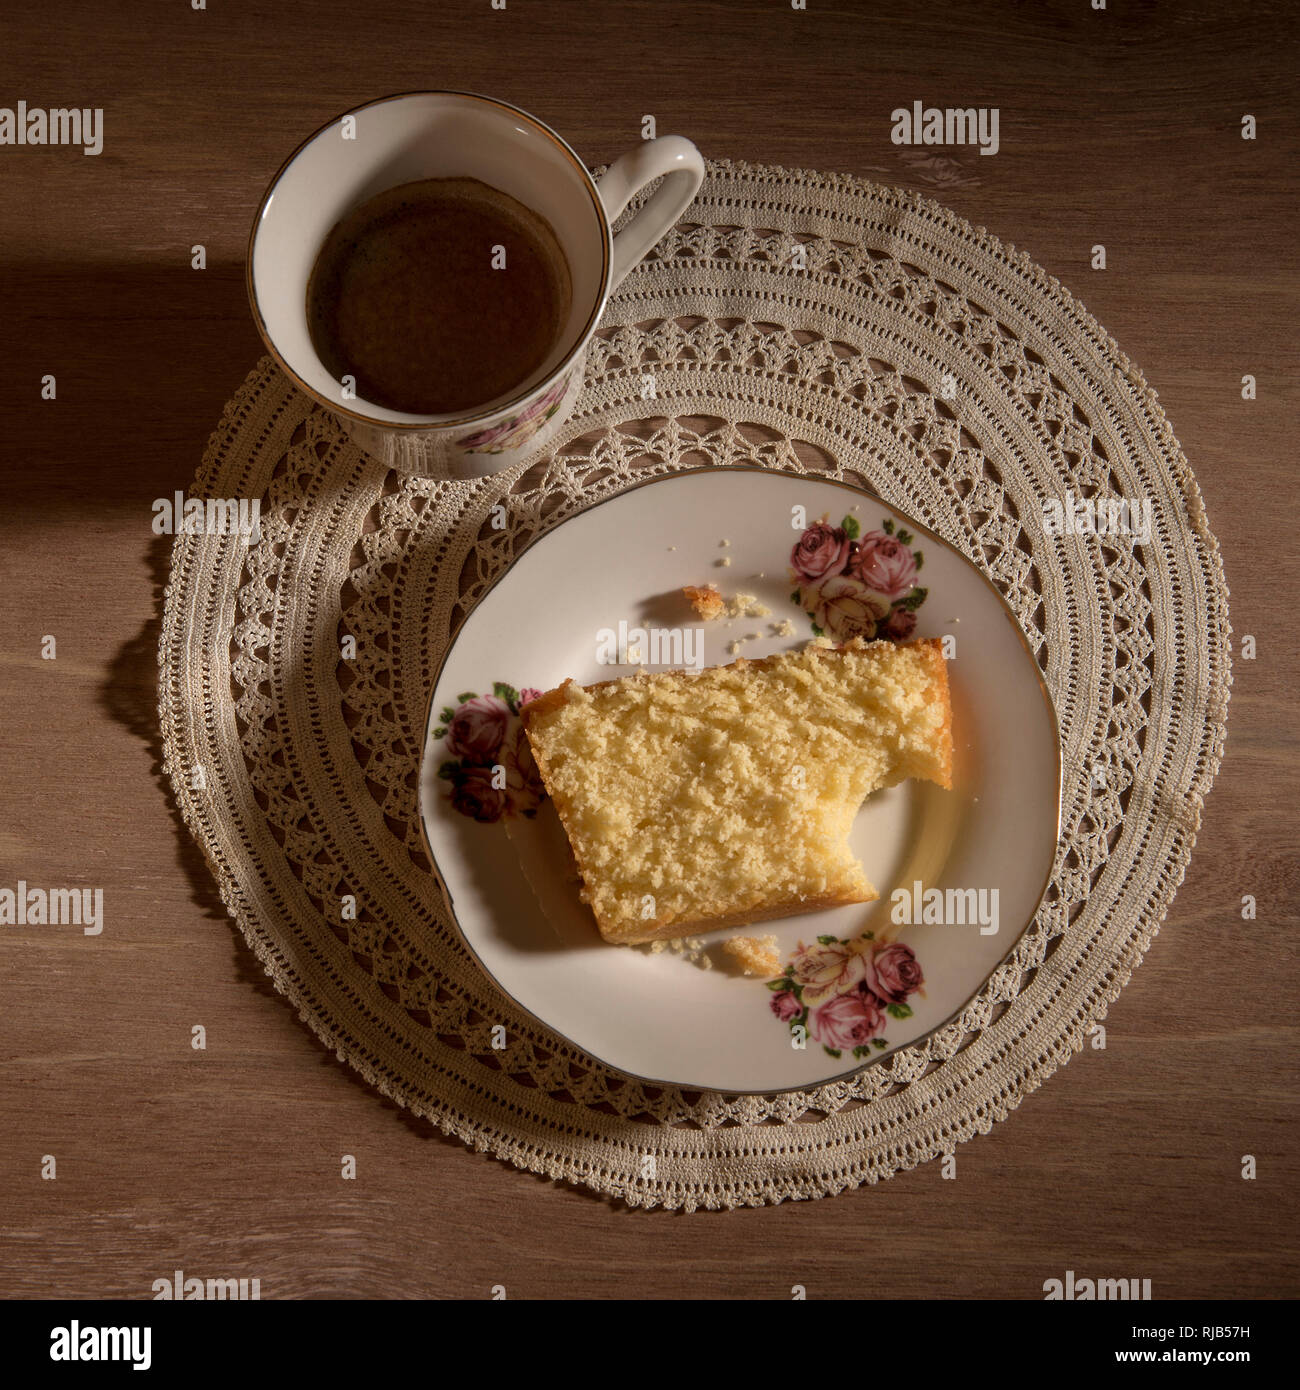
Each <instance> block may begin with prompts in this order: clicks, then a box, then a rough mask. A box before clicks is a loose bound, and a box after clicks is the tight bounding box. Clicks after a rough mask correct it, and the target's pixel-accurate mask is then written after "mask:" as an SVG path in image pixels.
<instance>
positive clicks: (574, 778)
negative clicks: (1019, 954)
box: [522, 639, 952, 945]
mask: <svg viewBox="0 0 1300 1390" xmlns="http://www.w3.org/2000/svg"><path fill="white" fill-rule="evenodd" d="M522 719H523V723H524V728H525V729H526V731H527V733H528V741H529V743H530V744H531V746H532V749H533V754H534V756H535V757H536V759H537V766H538V769H539V770H540V772H541V775H542V780H543V781H544V782H545V783H546V789H547V791H548V792H549V793H550V795H551V798H552V800H553V801H554V802H555V809H556V810H557V811H558V812H559V816H560V820H561V821H562V822H563V825H564V829H565V831H566V832H567V834H568V837H569V843H570V845H571V846H572V847H573V854H574V858H575V859H576V860H577V864H578V870H579V872H580V873H581V875H582V880H583V884H584V888H583V899H584V901H585V902H587V903H588V904H589V905H590V907H591V910H592V912H593V914H594V915H595V918H596V924H597V926H599V928H600V931H601V934H602V935H603V936H604V937H605V939H606V940H607V941H613V942H616V943H619V944H622V945H630V944H632V943H635V942H639V941H651V940H654V939H655V938H656V937H678V936H691V935H695V934H697V933H699V932H702V931H712V930H714V929H715V928H718V927H729V926H740V925H744V924H747V923H750V922H759V921H763V920H765V919H767V918H772V917H787V916H790V915H792V914H794V913H800V912H812V911H816V910H819V909H822V908H829V907H839V906H842V905H843V904H846V903H858V902H870V901H871V900H872V899H873V898H875V897H876V896H877V894H876V890H875V889H874V888H873V887H872V886H871V884H870V883H869V882H868V881H867V878H866V875H865V874H864V873H863V872H862V866H861V865H860V864H859V863H858V862H857V860H856V859H855V858H854V857H853V854H852V853H851V851H850V850H849V847H848V833H849V828H850V826H851V825H852V823H853V818H854V816H855V815H856V814H857V811H858V808H859V807H860V806H861V805H862V802H863V799H864V798H865V797H867V796H869V795H870V794H871V793H872V792H874V791H878V790H879V789H880V788H882V787H890V786H893V785H894V784H896V783H898V782H901V781H902V780H903V779H904V778H906V777H919V778H925V779H928V780H929V781H932V782H937V783H939V785H940V786H942V787H948V786H951V779H952V713H951V706H950V704H949V700H948V672H947V666H946V664H945V662H944V658H943V652H942V649H941V646H940V643H939V642H938V640H937V639H934V640H929V641H924V642H909V643H906V644H904V645H901V646H900V645H895V644H894V643H892V642H871V643H865V642H862V641H861V640H857V641H854V642H850V643H848V644H846V645H845V646H843V647H822V646H816V645H810V646H808V647H805V648H804V649H803V650H802V651H795V652H783V653H781V654H779V655H777V656H770V657H764V658H763V659H761V660H758V661H746V660H744V659H743V658H742V659H741V660H739V661H736V662H733V663H732V664H731V665H730V666H714V667H710V668H708V669H706V670H703V671H698V672H688V671H669V672H664V673H663V674H660V675H648V674H646V673H645V672H638V673H637V674H636V675H634V676H627V677H625V678H624V679H622V680H616V681H605V682H602V683H601V684H599V685H592V686H580V685H577V684H575V683H574V682H573V681H565V683H564V684H563V685H561V686H559V687H558V688H557V689H555V690H550V691H547V692H546V694H544V695H542V696H540V697H539V698H537V699H535V700H533V701H531V702H530V703H529V704H527V705H526V706H525V707H524V709H523V711H522Z"/></svg>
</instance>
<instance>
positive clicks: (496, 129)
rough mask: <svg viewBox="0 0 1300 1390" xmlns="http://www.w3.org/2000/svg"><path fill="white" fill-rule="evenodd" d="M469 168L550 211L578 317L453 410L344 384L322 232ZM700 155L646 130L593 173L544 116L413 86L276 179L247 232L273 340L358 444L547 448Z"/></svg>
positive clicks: (434, 454)
mask: <svg viewBox="0 0 1300 1390" xmlns="http://www.w3.org/2000/svg"><path fill="white" fill-rule="evenodd" d="M661 176H662V177H663V183H662V184H661V186H660V187H659V188H658V189H657V190H656V191H655V193H654V194H653V195H652V196H651V197H650V199H649V200H648V201H647V202H646V204H645V206H644V207H642V208H641V210H640V211H639V212H638V213H637V214H636V216H635V217H634V218H633V219H632V220H631V221H630V222H629V223H628V225H627V226H626V227H624V228H623V229H622V230H621V231H620V232H619V234H618V235H617V236H614V235H613V233H612V231H611V223H613V221H614V220H615V219H616V218H617V217H618V215H619V214H620V213H621V212H622V211H623V209H624V208H625V207H626V206H627V204H628V202H629V201H630V200H631V198H632V197H633V195H634V194H636V193H637V191H638V190H640V189H641V188H644V187H645V185H646V184H648V183H650V182H651V181H652V180H653V179H657V178H660V177H661ZM451 177H469V178H476V179H479V180H481V181H482V182H483V183H486V184H488V185H489V186H491V187H493V188H496V189H499V190H500V191H501V192H503V193H507V194H509V195H510V196H511V197H512V198H515V199H517V200H518V201H519V202H521V203H523V204H524V206H525V207H528V208H531V209H532V210H533V211H534V212H537V213H540V214H541V215H542V216H543V217H544V218H545V219H546V220H547V221H548V222H549V223H550V224H551V227H552V228H553V229H554V231H555V235H556V238H557V239H558V241H559V243H560V246H561V248H562V250H563V251H564V255H565V258H566V259H567V260H568V263H569V273H570V277H571V280H572V298H571V303H570V309H569V316H568V319H567V321H566V323H565V324H564V327H563V329H562V331H561V332H560V334H559V335H558V338H557V340H556V342H555V345H554V346H553V348H552V349H551V352H550V353H549V354H548V356H547V357H546V359H545V360H544V361H543V362H542V364H541V365H540V367H538V368H537V370H536V371H534V372H533V373H532V374H531V375H530V376H528V377H527V378H526V379H525V380H523V381H522V382H520V383H519V385H518V386H517V387H515V388H514V389H512V390H511V391H509V392H507V393H506V394H505V395H504V396H503V397H499V398H497V399H496V400H492V401H488V402H486V403H485V404H484V405H482V406H479V407H477V408H475V409H473V410H470V411H466V412H463V413H460V414H455V415H430V416H420V415H408V414H404V413H403V412H401V411H398V410H389V409H386V408H384V407H383V406H379V405H375V404H373V403H371V402H369V401H366V400H364V399H360V398H358V397H357V396H356V395H355V391H352V392H351V393H349V388H348V387H346V386H345V385H344V384H343V383H340V382H339V381H338V380H336V379H335V378H334V377H333V376H332V375H331V374H330V373H329V372H328V371H327V370H326V368H325V366H324V364H323V363H322V362H321V360H320V358H319V357H318V355H317V353H316V350H315V349H314V347H313V346H312V342H311V335H310V333H309V331H308V327H307V281H308V279H309V277H310V275H311V272H312V267H313V266H314V265H315V263H316V256H317V253H318V251H319V250H320V248H321V245H322V243H323V242H324V240H325V238H326V236H327V235H328V234H329V232H330V231H331V229H332V228H333V227H334V226H335V224H336V223H337V222H339V221H340V219H341V218H342V217H343V216H344V215H345V214H346V213H348V212H350V211H351V210H352V209H353V208H355V207H356V206H358V205H359V204H361V203H363V202H365V201H367V200H368V199H370V198H373V197H375V196H377V195H378V194H380V193H382V192H384V191H385V190H386V189H389V188H392V187H394V186H396V185H397V184H401V183H408V182H411V181H413V180H415V179H427V178H451ZM703 178H704V161H703V160H702V159H701V158H700V153H699V151H698V150H697V149H696V148H695V146H694V145H693V144H691V142H690V141H689V140H686V139H683V138H682V137H681V136H680V135H668V136H664V137H663V138H662V139H659V140H647V141H646V142H645V143H644V144H642V145H640V146H639V147H638V148H636V149H633V150H630V151H629V152H628V153H627V154H625V155H623V156H622V157H621V158H620V159H618V160H616V161H615V162H614V164H612V165H611V166H610V168H609V169H608V170H607V172H606V173H605V174H604V176H603V177H602V178H601V180H600V182H599V184H597V183H596V181H595V180H594V179H593V178H592V177H591V175H590V174H589V173H588V172H587V169H586V166H585V165H584V164H583V163H582V161H581V160H580V159H579V158H578V156H577V155H576V154H575V153H574V152H573V150H572V149H571V148H570V147H569V146H568V144H566V143H565V141H564V140H562V139H561V138H560V137H559V136H558V135H557V134H556V133H555V132H554V131H553V130H551V129H550V127H549V126H546V125H543V124H542V122H541V121H539V120H537V118H536V117H535V116H530V115H528V114H527V113H526V112H524V111H521V110H519V109H518V107H515V106H510V105H508V104H507V103H505V102H502V101H495V100H493V99H492V98H490V97H483V96H476V95H474V94H473V93H470V92H407V93H404V94H402V95H399V96H391V97H384V98H382V99H380V100H379V101H372V102H367V103H366V104H365V105H364V106H358V107H356V108H355V109H354V110H352V111H349V112H347V113H345V114H344V115H342V116H339V117H337V118H336V119H335V120H332V121H330V122H329V124H328V125H325V126H322V127H321V129H320V130H318V131H317V132H316V133H315V134H314V135H312V136H310V137H309V138H308V139H307V140H306V141H304V142H303V144H301V145H300V146H299V147H298V148H297V149H296V150H295V151H294V152H293V154H291V155H290V156H289V158H288V160H286V162H285V163H284V165H283V167H282V168H281V169H280V172H279V173H278V174H277V175H276V176H275V178H274V179H273V180H272V182H271V186H270V187H269V188H268V189H267V191H266V194H265V196H264V197H263V198H262V201H261V204H260V205H259V207H258V209H257V215H256V217H255V218H254V220H253V230H252V233H251V235H250V238H249V246H248V294H249V299H250V301H251V303H252V306H253V315H254V317H255V319H256V320H257V327H258V331H259V332H260V333H261V335H262V338H263V340H264V341H265V343H266V346H267V347H268V348H269V349H270V351H271V353H272V355H273V356H274V357H275V358H276V360H277V361H278V362H279V364H280V366H281V367H283V368H284V370H285V371H286V372H287V373H288V375H289V376H290V378H291V379H292V380H293V381H294V382H296V383H297V385H298V386H299V387H301V388H302V390H303V391H305V392H306V393H307V394H308V395H309V396H311V397H312V398H313V399H314V400H316V401H318V402H320V404H321V405H323V406H325V407H326V408H327V409H329V410H331V411H333V412H334V414H336V415H337V416H338V417H339V419H340V420H341V421H342V422H343V424H344V426H345V427H346V428H347V430H348V431H349V432H350V434H351V435H352V437H353V439H354V440H355V441H356V442H357V444H358V445H360V446H361V447H362V448H363V449H365V450H367V451H368V452H369V453H371V454H373V455H375V456H376V457H377V458H379V459H380V460H381V461H383V462H384V463H387V464H389V465H390V466H391V467H395V468H399V469H402V470H403V471H405V472H408V473H418V474H422V475H424V476H428V477H437V478H476V477H483V476H485V475H486V474H489V473H495V472H498V471H499V470H501V469H503V468H509V467H510V466H511V465H512V464H514V463H517V462H518V461H519V460H520V459H522V458H525V457H527V456H529V455H531V454H532V453H534V452H535V451H536V450H538V449H540V448H543V447H544V446H545V445H546V444H547V443H548V442H549V440H550V439H551V437H552V436H553V435H554V434H555V432H556V431H557V430H558V429H559V427H560V425H561V424H563V422H564V420H565V419H566V418H567V416H568V415H569V414H570V412H571V411H572V409H573V404H574V401H575V400H576V398H577V396H578V393H579V391H580V390H581V388H582V376H583V364H584V362H585V360H586V355H587V346H588V344H589V343H590V341H591V336H592V334H593V333H594V332H595V330H596V325H597V323H598V322H599V319H600V316H601V313H602V312H603V311H604V307H605V301H606V299H607V297H608V295H609V293H610V291H611V290H612V289H613V288H614V287H615V286H616V285H617V284H618V283H619V281H620V280H622V278H623V277H624V276H625V275H626V274H627V273H628V271H629V270H631V269H632V267H633V266H634V265H636V263H637V262H638V261H639V260H640V259H641V258H642V257H643V256H644V255H645V254H646V252H647V251H649V250H650V248H651V247H652V246H654V244H655V243H656V242H657V241H658V240H659V239H660V238H661V237H662V236H663V234H664V233H665V232H666V231H667V230H668V228H669V227H671V226H672V225H673V223H674V222H676V221H677V219H678V218H679V217H680V216H681V214H682V212H683V211H684V210H685V208H686V206H687V205H688V204H689V203H690V201H691V200H692V199H693V198H694V197H695V194H696V191H697V190H698V189H699V186H700V183H701V181H702V179H703Z"/></svg>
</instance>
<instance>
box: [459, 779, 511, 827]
mask: <svg viewBox="0 0 1300 1390" xmlns="http://www.w3.org/2000/svg"><path fill="white" fill-rule="evenodd" d="M451 804H452V805H453V806H454V807H455V808H456V809H457V810H458V811H459V812H460V813H461V815H462V816H469V817H470V819H471V820H476V821H483V822H488V821H494V820H500V819H501V817H502V815H504V814H505V810H506V806H507V797H506V793H505V789H504V788H498V787H494V786H493V785H492V769H491V768H490V767H458V768H457V769H456V770H455V772H453V773H452V775H451Z"/></svg>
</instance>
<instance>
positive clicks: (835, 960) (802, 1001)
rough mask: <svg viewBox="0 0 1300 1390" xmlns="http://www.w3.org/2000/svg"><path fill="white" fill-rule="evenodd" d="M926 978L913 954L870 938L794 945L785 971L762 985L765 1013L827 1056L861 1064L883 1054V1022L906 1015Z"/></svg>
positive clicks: (870, 935) (898, 945) (830, 938)
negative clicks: (766, 992)
mask: <svg viewBox="0 0 1300 1390" xmlns="http://www.w3.org/2000/svg"><path fill="white" fill-rule="evenodd" d="M924 984H925V976H924V975H923V974H922V972H921V963H920V962H919V961H918V960H917V958H916V952H915V951H913V950H912V948H911V947H910V946H906V945H904V944H903V943H902V942H901V941H877V940H876V938H875V935H874V933H872V932H863V933H861V934H860V935H859V936H855V937H849V938H845V939H844V940H840V939H839V938H837V937H834V936H819V937H818V938H817V940H816V942H815V943H814V944H812V945H809V946H805V945H804V944H803V942H802V941H801V942H800V943H799V947H798V949H797V950H796V951H795V953H794V954H793V955H792V956H791V957H790V960H789V961H788V962H787V963H786V967H785V969H784V971H783V972H782V973H781V975H780V976H778V977H777V978H776V979H775V980H771V981H769V982H768V986H767V987H768V989H769V990H771V991H772V998H771V999H770V1000H769V1001H768V1006H769V1008H770V1009H771V1010H772V1013H773V1014H774V1015H775V1017H776V1018H778V1019H779V1020H780V1021H781V1022H782V1023H784V1024H785V1025H786V1027H787V1028H789V1029H790V1031H791V1032H792V1033H795V1034H796V1036H800V1035H802V1037H804V1038H805V1039H807V1038H811V1039H812V1040H813V1041H814V1042H819V1043H821V1045H822V1047H823V1049H824V1050H825V1051H826V1052H828V1053H829V1054H830V1055H831V1056H832V1057H840V1056H842V1055H843V1054H844V1053H845V1052H850V1053H852V1055H853V1056H854V1057H855V1058H857V1059H861V1058H864V1057H869V1056H870V1055H871V1053H872V1051H873V1050H874V1051H876V1052H884V1051H886V1050H887V1049H888V1047H889V1041H888V1039H886V1038H885V1037H884V1036H883V1034H884V1030H885V1028H886V1026H887V1024H888V1019H890V1018H893V1019H905V1018H911V1017H912V1007H911V1005H910V1004H908V1003H906V1002H905V1001H906V1000H907V999H908V997H909V996H910V995H913V994H915V993H917V992H918V991H920V990H921V988H922V986H923V985H924Z"/></svg>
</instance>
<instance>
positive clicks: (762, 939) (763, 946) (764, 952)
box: [722, 936, 781, 979]
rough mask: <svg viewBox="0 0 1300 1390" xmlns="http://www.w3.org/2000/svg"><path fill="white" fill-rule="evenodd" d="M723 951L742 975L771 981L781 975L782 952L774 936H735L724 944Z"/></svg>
mask: <svg viewBox="0 0 1300 1390" xmlns="http://www.w3.org/2000/svg"><path fill="white" fill-rule="evenodd" d="M722 949H723V950H724V951H725V952H726V953H727V954H728V955H729V956H731V957H732V959H733V960H735V962H736V963H737V964H738V965H739V966H740V969H741V973H742V974H745V975H757V976H759V977H760V978H762V979H771V978H772V977H773V976H774V975H779V974H780V973H781V951H780V948H779V947H778V946H777V944H776V937H774V936H733V937H732V938H731V939H730V940H729V941H724V942H723V943H722Z"/></svg>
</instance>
